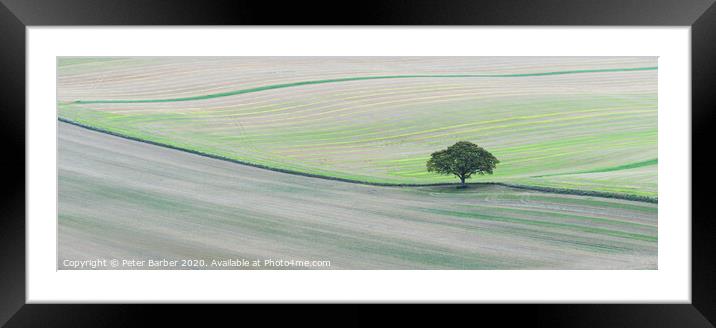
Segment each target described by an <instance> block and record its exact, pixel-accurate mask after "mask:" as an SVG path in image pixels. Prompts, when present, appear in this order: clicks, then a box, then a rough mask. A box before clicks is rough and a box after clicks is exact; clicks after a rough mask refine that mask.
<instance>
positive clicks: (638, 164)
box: [533, 158, 659, 178]
mask: <svg viewBox="0 0 716 328" xmlns="http://www.w3.org/2000/svg"><path fill="white" fill-rule="evenodd" d="M658 163H659V160H658V159H657V158H654V159H650V160H647V161H642V162H634V163H628V164H622V165H617V166H610V167H602V168H596V169H591V170H585V171H577V172H569V173H555V174H547V175H538V176H534V177H533V178H542V177H553V176H558V175H571V174H584V173H601V172H612V171H619V170H628V169H635V168H638V167H644V166H650V165H656V164H658Z"/></svg>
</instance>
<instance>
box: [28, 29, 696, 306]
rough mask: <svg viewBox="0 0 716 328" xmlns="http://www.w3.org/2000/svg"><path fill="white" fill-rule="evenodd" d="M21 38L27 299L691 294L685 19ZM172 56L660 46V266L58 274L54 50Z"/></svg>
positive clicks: (555, 298) (614, 298)
mask: <svg viewBox="0 0 716 328" xmlns="http://www.w3.org/2000/svg"><path fill="white" fill-rule="evenodd" d="M27 36H28V39H27V40H28V43H27V47H28V48H27V51H28V52H27V59H28V60H27V74H28V75H27V76H28V80H27V90H28V94H27V104H28V107H27V124H28V125H27V132H26V133H27V163H28V164H27V165H28V167H27V169H28V170H27V264H26V265H27V278H28V279H27V298H28V299H27V302H28V303H45V302H97V301H99V302H181V301H199V302H233V301H281V300H283V301H292V300H303V301H327V300H335V301H420V300H433V301H478V302H562V301H570V302H681V303H690V299H691V281H690V280H691V279H690V276H691V274H690V267H691V261H690V258H691V250H690V240H691V237H690V221H691V210H690V199H691V196H690V192H691V183H690V181H691V172H690V171H691V163H690V158H691V153H690V149H691V127H690V122H691V118H690V112H691V104H690V90H691V84H690V81H691V76H690V29H689V28H688V27H669V28H617V27H606V28H605V27H600V28H567V27H550V28H545V27H538V28H531V27H519V28H516V27H438V28H435V27H430V28H427V27H421V28H414V27H413V28H403V27H401V28H395V27H368V28H354V27H350V28H335V27H330V28H318V27H313V28H295V27H292V28H285V27H281V28H278V27H264V28H255V27H232V28H226V27H221V28H217V27H204V28H132V27H129V28H125V27H123V28H55V27H30V28H28V31H27ZM179 55H181V56H264V55H267V56H268V55H271V56H293V55H303V56H329V55H332V56H348V55H350V56H359V55H362V56H378V55H386V56H387V55H390V56H394V55H395V56H438V55H440V56H515V55H517V56H659V101H658V102H659V113H658V117H659V118H658V119H659V127H658V129H659V164H658V165H659V173H660V174H659V239H658V240H659V269H658V270H651V271H616V270H615V271H601V270H600V271H550V270H543V271H529V270H520V271H499V270H494V271H437V270H436V271H433V270H429V271H352V270H348V271H241V270H236V271H69V270H64V271H57V270H56V267H57V264H56V251H57V249H56V247H57V246H56V245H57V240H56V227H57V174H56V169H57V167H56V165H55V163H56V158H57V148H56V129H57V114H56V104H55V99H56V97H55V81H56V76H55V72H56V67H55V63H56V58H55V57H56V56H179ZM667 172H668V174H664V173H667Z"/></svg>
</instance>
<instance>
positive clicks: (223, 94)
mask: <svg viewBox="0 0 716 328" xmlns="http://www.w3.org/2000/svg"><path fill="white" fill-rule="evenodd" d="M656 69H657V67H634V68H607V69H582V70H570V71H556V72H541V73H516V74H443V75H384V76H358V77H346V78H338V79H327V80H312V81H300V82H292V83H281V84H272V85H267V86H262V87H256V88H249V89H241V90H235V91H228V92H220V93H212V94H208V95H200V96H191V97H180V98H165V99H136V100H119V99H118V100H76V101H74V103H76V104H132V103H161V102H177V101H192V100H205V99H213V98H221V97H228V96H234V95H240V94H245V93H253V92H260V91H266V90H273V89H282V88H290V87H297V86H303V85H312V84H324V83H337V82H348V81H362V80H382V79H409V78H466V77H497V78H503V77H528V76H548V75H564V74H581V73H606V72H629V71H648V70H656Z"/></svg>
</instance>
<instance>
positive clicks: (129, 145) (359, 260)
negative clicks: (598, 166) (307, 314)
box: [58, 123, 657, 269]
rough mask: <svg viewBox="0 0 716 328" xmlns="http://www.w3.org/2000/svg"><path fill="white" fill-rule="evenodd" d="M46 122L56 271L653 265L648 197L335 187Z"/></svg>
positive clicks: (653, 224)
mask: <svg viewBox="0 0 716 328" xmlns="http://www.w3.org/2000/svg"><path fill="white" fill-rule="evenodd" d="M58 124H59V125H58V131H59V133H58V134H59V136H58V138H59V140H58V143H59V150H58V162H59V163H58V170H59V172H58V175H59V178H58V180H59V182H58V183H59V188H58V190H59V196H58V197H59V205H58V207H59V218H58V219H59V224H58V226H59V231H58V233H59V245H58V246H59V247H58V249H59V257H58V268H59V269H69V268H71V267H68V266H66V265H65V264H66V263H69V262H67V261H70V260H74V261H76V260H94V259H104V260H107V261H109V260H111V259H119V260H122V259H135V260H149V259H152V260H160V259H167V260H182V259H185V260H186V259H203V260H205V261H208V262H205V263H206V265H205V266H203V267H201V268H203V269H221V268H222V267H213V266H210V262H211V260H212V259H216V260H224V259H235V260H237V259H238V260H240V259H247V260H255V259H259V260H261V261H262V262H261V263H263V260H266V259H275V260H287V261H288V260H294V261H295V260H309V261H313V260H317V261H324V260H327V261H330V264H331V265H330V267H328V268H329V269H656V267H657V242H656V236H657V210H656V208H657V205H656V204H648V203H640V202H630V201H623V200H614V199H602V198H595V197H583V196H572V195H558V194H548V193H539V192H533V191H525V190H517V189H511V188H506V187H501V186H483V187H473V188H470V189H467V190H456V189H455V188H454V187H422V188H390V187H375V186H366V185H358V184H351V183H343V182H337V181H329V180H322V179H316V178H308V177H303V176H295V175H289V174H283V173H278V172H273V171H268V170H263V169H257V168H252V167H247V166H243V165H238V164H234V163H229V162H225V161H220V160H215V159H210V158H205V157H201V156H198V155H193V154H189V153H185V152H181V151H176V150H171V149H166V148H162V147H158V146H153V145H149V144H145V143H141V142H135V141H130V140H126V139H122V138H118V137H113V136H109V135H106V134H102V133H98V132H94V131H90V130H87V129H83V128H80V127H76V126H73V125H69V124H65V123H58ZM108 263H109V262H108ZM145 264H146V263H145ZM99 268H101V269H109V268H112V267H111V266H106V267H99ZM118 268H124V269H130V267H126V266H124V267H123V266H121V265H120V266H119V267H118ZM132 268H134V269H137V268H138V269H156V268H157V267H152V268H150V267H146V266H144V267H132ZM173 268H176V269H182V267H173ZM184 268H186V267H184ZM233 268H235V269H244V268H246V267H233ZM262 268H264V269H267V268H268V269H277V268H286V267H262ZM294 268H296V267H294ZM320 268H325V267H319V269H320ZM164 269H172V268H170V267H164Z"/></svg>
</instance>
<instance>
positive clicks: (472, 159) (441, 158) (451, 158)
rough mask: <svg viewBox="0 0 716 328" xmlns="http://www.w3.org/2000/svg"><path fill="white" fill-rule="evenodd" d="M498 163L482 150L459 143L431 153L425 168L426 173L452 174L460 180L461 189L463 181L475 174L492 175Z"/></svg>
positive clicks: (476, 146) (462, 142)
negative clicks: (426, 168)
mask: <svg viewBox="0 0 716 328" xmlns="http://www.w3.org/2000/svg"><path fill="white" fill-rule="evenodd" d="M499 162H500V161H499V160H497V158H496V157H495V156H493V155H492V154H490V152H489V151H487V150H485V149H484V148H482V147H480V146H478V145H476V144H474V143H472V142H469V141H460V142H457V143H456V144H454V145H452V146H450V147H448V148H447V149H443V150H441V151H437V152H434V153H432V155H430V159H429V160H428V164H427V166H428V172H436V173H439V174H444V175H449V174H454V175H455V176H457V177H458V178H460V182H461V183H462V187H465V179H469V178H470V177H471V176H472V175H473V174H475V173H477V174H479V175H484V174H485V173H487V174H492V170H494V169H495V165H497V163H499Z"/></svg>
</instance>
